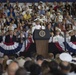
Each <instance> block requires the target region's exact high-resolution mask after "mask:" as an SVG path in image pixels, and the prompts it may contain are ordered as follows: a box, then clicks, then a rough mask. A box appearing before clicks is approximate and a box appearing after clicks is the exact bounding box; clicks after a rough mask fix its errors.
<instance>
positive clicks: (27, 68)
mask: <svg viewBox="0 0 76 75" xmlns="http://www.w3.org/2000/svg"><path fill="white" fill-rule="evenodd" d="M33 63H34V62H32V61H31V60H28V61H26V62H25V63H24V68H25V69H26V71H27V73H28V74H30V66H31V65H32V64H33Z"/></svg>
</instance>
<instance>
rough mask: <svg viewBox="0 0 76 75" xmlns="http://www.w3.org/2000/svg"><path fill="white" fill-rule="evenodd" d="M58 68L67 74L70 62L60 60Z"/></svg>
mask: <svg viewBox="0 0 76 75" xmlns="http://www.w3.org/2000/svg"><path fill="white" fill-rule="evenodd" d="M60 69H61V71H62V72H63V73H64V74H66V75H67V74H68V73H69V72H70V70H71V65H70V63H68V62H66V61H64V62H61V63H60Z"/></svg>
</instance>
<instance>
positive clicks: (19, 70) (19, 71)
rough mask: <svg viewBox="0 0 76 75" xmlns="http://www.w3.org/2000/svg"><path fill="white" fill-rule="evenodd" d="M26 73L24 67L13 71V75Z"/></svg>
mask: <svg viewBox="0 0 76 75" xmlns="http://www.w3.org/2000/svg"><path fill="white" fill-rule="evenodd" d="M26 74H27V72H26V70H25V69H24V68H19V69H18V70H17V71H16V73H15V75H26Z"/></svg>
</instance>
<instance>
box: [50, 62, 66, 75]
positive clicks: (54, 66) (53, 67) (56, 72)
mask: <svg viewBox="0 0 76 75" xmlns="http://www.w3.org/2000/svg"><path fill="white" fill-rule="evenodd" d="M49 68H50V73H51V74H52V75H65V74H63V73H62V71H61V70H60V69H59V65H58V63H57V62H56V61H51V62H50V63H49Z"/></svg>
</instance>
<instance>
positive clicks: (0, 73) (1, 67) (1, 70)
mask: <svg viewBox="0 0 76 75" xmlns="http://www.w3.org/2000/svg"><path fill="white" fill-rule="evenodd" d="M2 73H3V66H2V64H0V75H2Z"/></svg>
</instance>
